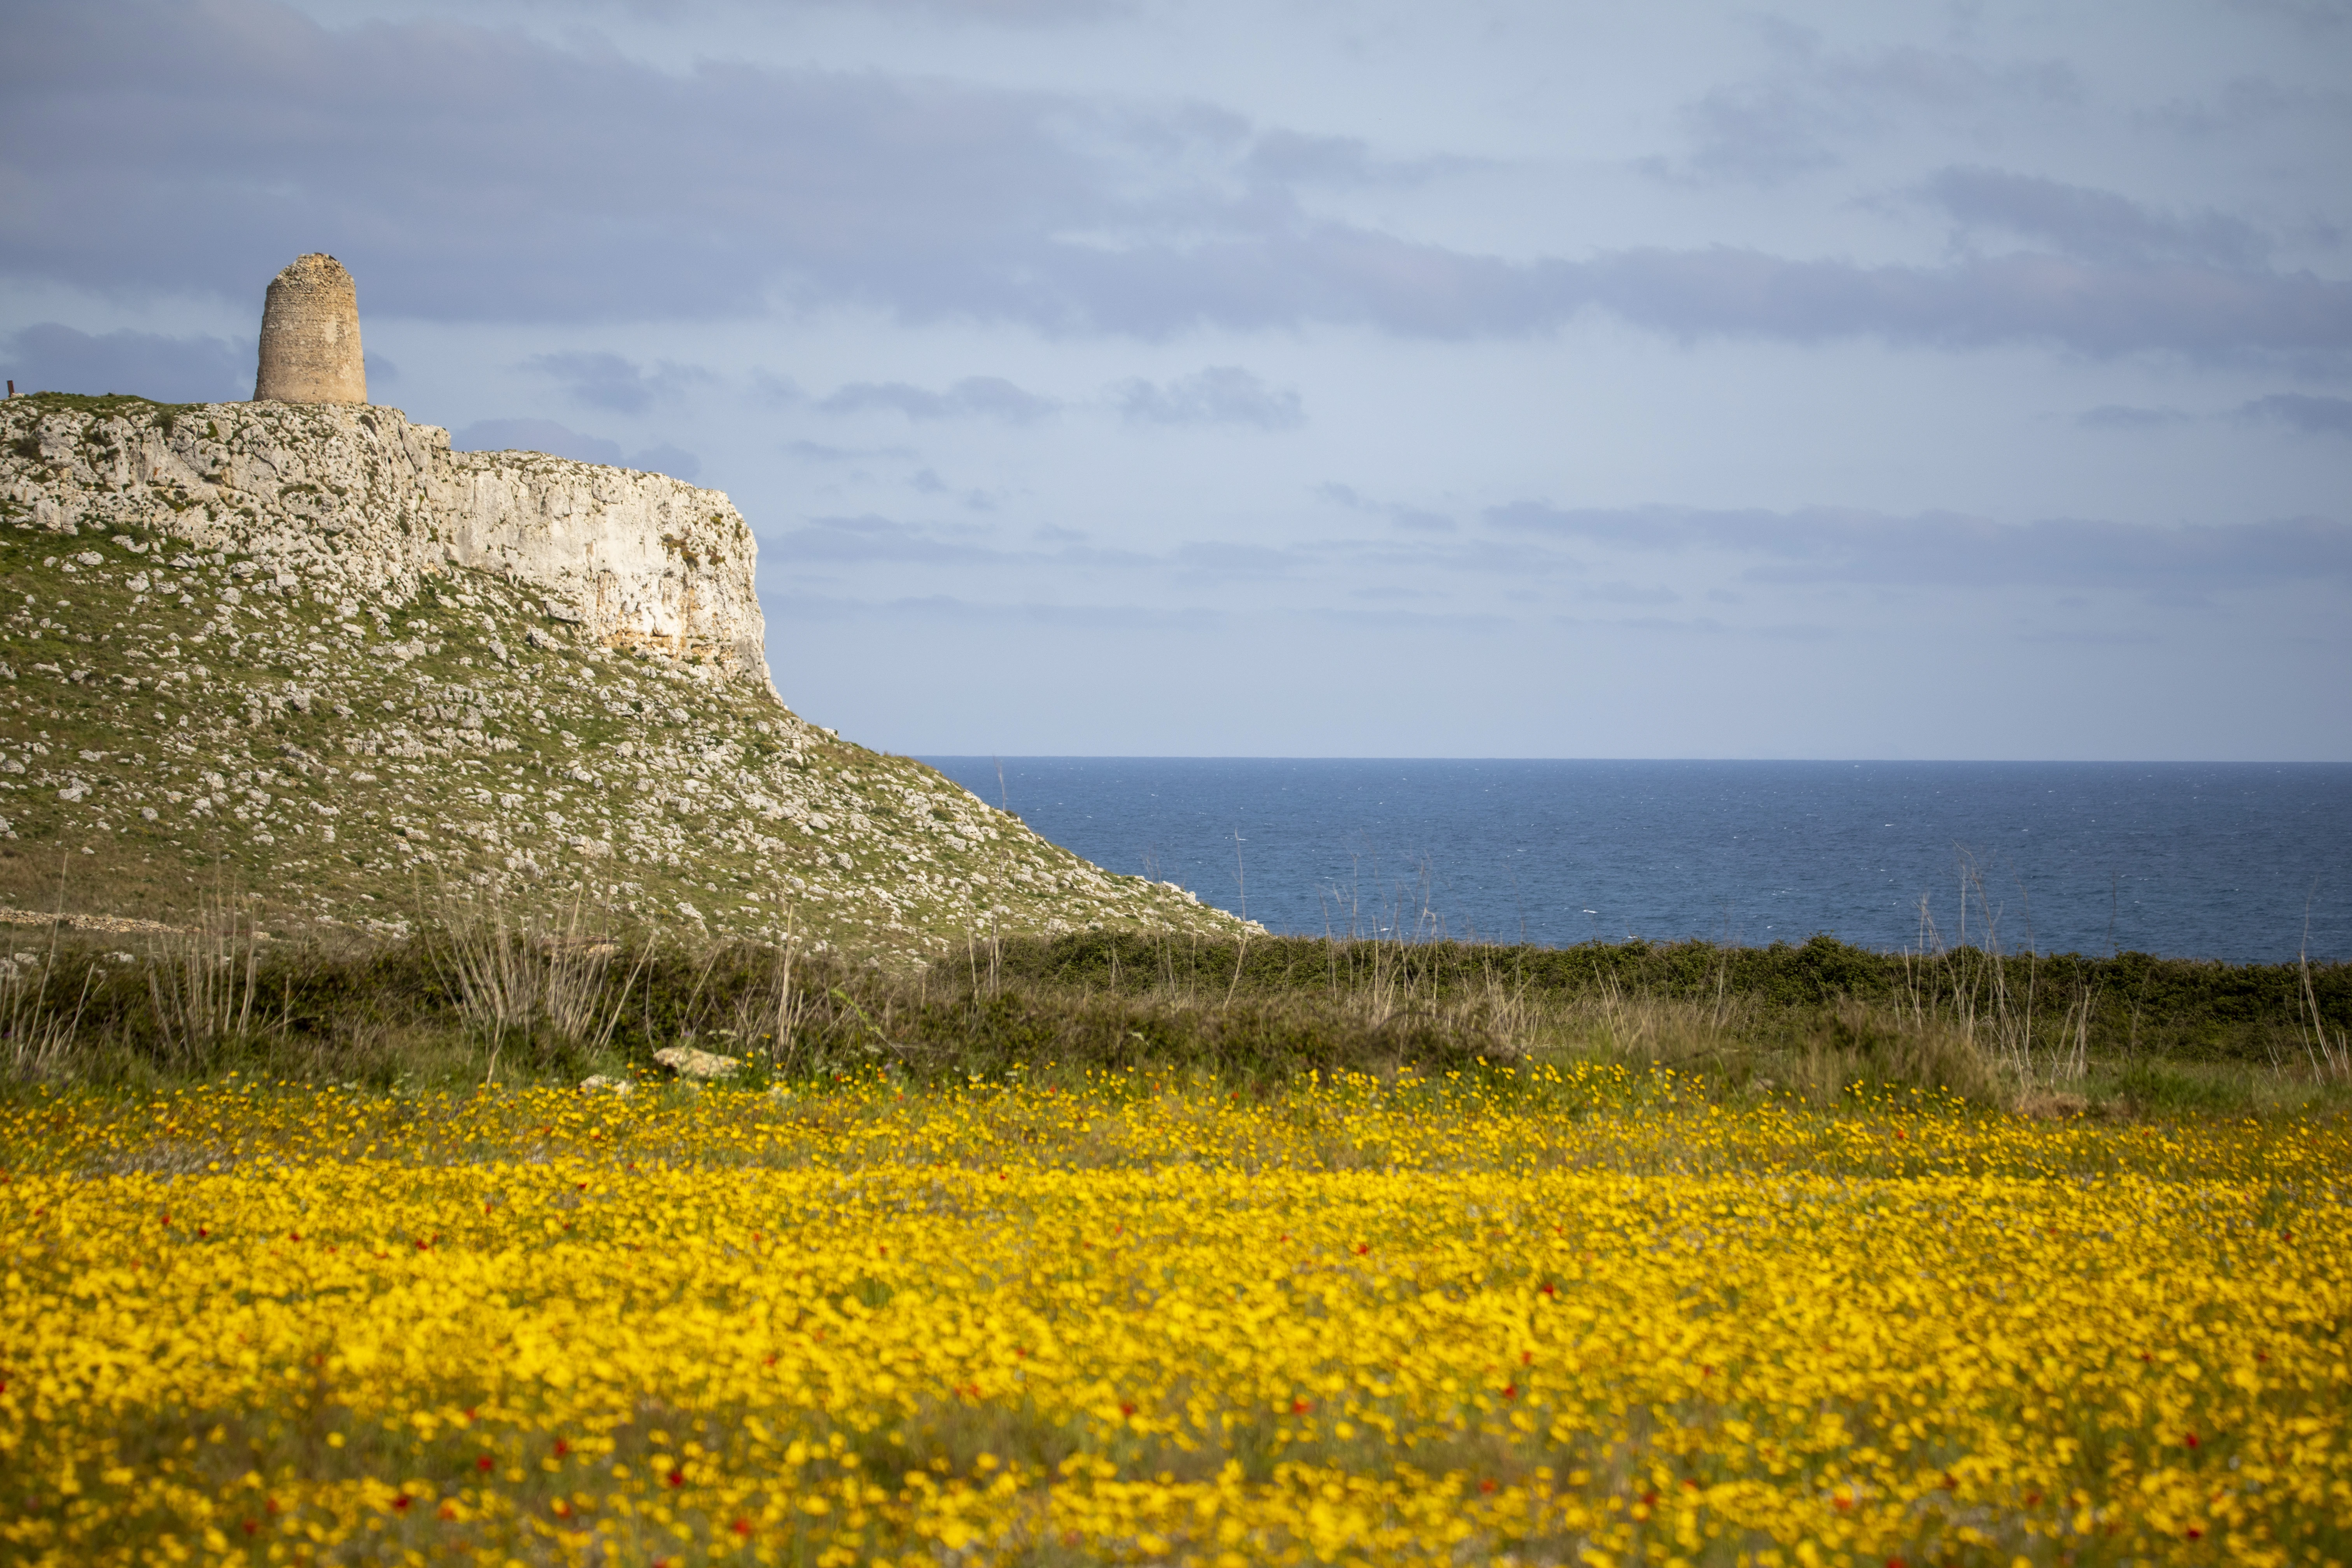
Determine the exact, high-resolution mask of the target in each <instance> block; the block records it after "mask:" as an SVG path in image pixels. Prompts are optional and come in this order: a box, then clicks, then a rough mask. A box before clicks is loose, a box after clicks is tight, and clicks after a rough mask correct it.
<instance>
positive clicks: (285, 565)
mask: <svg viewBox="0 0 2352 1568" xmlns="http://www.w3.org/2000/svg"><path fill="white" fill-rule="evenodd" d="M256 406H257V405H210V406H207V407H203V408H193V409H192V408H173V407H166V406H164V405H154V404H149V403H144V402H142V401H141V400H137V399H123V398H108V399H89V398H71V397H60V396H55V395H43V396H39V397H21V398H16V399H12V400H9V401H8V402H7V403H6V404H5V405H0V410H5V413H4V414H0V584H5V594H0V905H5V906H8V907H9V908H12V909H14V910H18V911H27V910H30V911H52V910H58V909H59V908H62V909H64V910H68V911H74V912H79V913H86V914H106V915H113V916H117V917H131V918H136V919H141V920H145V921H153V922H158V923H162V924H166V925H190V926H192V925H197V924H202V923H204V922H205V921H207V920H210V919H215V918H217V917H218V916H219V915H220V914H221V913H222V911H224V910H227V909H230V908H232V907H233V908H235V909H236V910H241V911H244V913H245V915H246V917H247V918H257V920H258V921H259V922H260V929H261V930H263V931H265V932H268V933H269V934H272V935H275V936H278V937H279V938H286V937H290V936H294V935H297V934H299V933H300V932H303V931H310V930H331V929H334V928H344V929H349V930H351V931H358V932H364V933H370V934H373V935H379V936H398V935H400V934H403V933H404V932H407V931H411V930H414V929H415V928H416V926H417V924H418V922H419V921H420V920H421V919H422V920H427V921H430V920H437V919H441V918H443V917H445V916H446V917H452V918H458V919H461V920H462V919H466V918H470V917H471V916H472V915H474V914H477V913H483V912H487V911H488V910H491V909H492V908H496V909H498V910H501V911H503V913H504V914H505V915H506V916H507V917H508V918H509V919H511V920H513V921H517V922H518V923H532V922H536V923H537V924H538V925H539V926H541V927H542V928H546V929H557V928H563V929H570V928H572V927H573V926H575V925H579V924H583V923H584V924H585V925H587V926H591V927H593V926H599V925H601V924H604V923H608V922H610V921H615V920H619V921H634V922H638V923H643V924H648V925H657V926H662V927H667V928H673V929H676V930H678V931H683V932H686V933H688V934H690V935H691V936H693V937H694V938H695V939H696V940H712V941H717V940H725V939H729V938H733V937H749V936H762V937H771V938H772V937H774V936H776V935H778V934H779V933H782V932H783V931H786V930H790V931H793V933H794V934H796V935H797V936H799V937H801V938H803V939H804V940H805V941H806V942H808V943H809V944H811V945H812V946H814V947H817V948H819V949H820V950H824V949H828V948H830V949H843V948H849V949H856V950H858V951H860V952H880V953H899V954H906V955H913V954H918V953H923V952H934V951H938V950H940V949H941V948H942V947H944V946H946V945H949V944H952V943H961V942H965V941H966V940H968V939H971V938H973V937H975V936H976V935H986V934H989V933H991V932H992V931H1005V930H1013V931H1041V932H1047V933H1051V932H1055V931H1074V930H1088V929H1101V930H1114V929H1125V930H1132V931H1157V930H1160V929H1163V928H1165V929H1175V930H1181V931H1208V932H1230V931H1234V930H1235V929H1237V927H1236V924H1235V922H1234V921H1232V920H1231V919H1230V917H1228V916H1225V915H1223V913H1221V912H1219V911H1216V910H1210V909H1207V908H1204V907H1203V906H1202V905H1200V904H1199V903H1197V902H1195V901H1194V900H1192V899H1190V898H1189V897H1188V896H1187V895H1185V894H1183V893H1181V891H1179V890H1177V889H1173V888H1171V887H1167V886H1164V885H1160V884H1154V883H1150V882H1147V881H1145V880H1143V879H1139V878H1130V877H1118V876H1113V875H1111V874H1109V873H1107V872H1104V871H1102V870H1100V869H1099V868H1096V867H1094V866H1092V865H1090V864H1088V863H1087V862H1086V861H1083V860H1081V859H1079V858H1077V857H1076V856H1074V855H1071V854H1069V853H1068V852H1066V851H1065V850H1062V849H1060V848H1057V847H1055V846H1053V845H1050V844H1048V843H1046V842H1045V841H1044V840H1043V839H1041V838H1039V837H1036V836H1035V835H1034V834H1033V833H1031V832H1029V831H1028V830H1027V829H1026V828H1025V827H1024V826H1022V824H1021V823H1020V822H1019V821H1018V820H1017V819H1016V818H1014V817H1013V816H1009V815H1007V814H1005V813H1003V812H1002V811H999V810H997V809H995V808H993V807H991V806H989V805H987V804H985V803H984V802H982V801H980V800H977V799H975V798H974V797H973V796H972V795H970V794H969V793H967V792H966V791H964V790H963V789H961V787H959V786H957V785H955V784H951V783H950V782H949V781H948V780H947V779H945V778H943V777H942V776H940V774H939V773H935V772H934V771H932V770H931V769H929V768H927V767H924V766H923V765H922V764H920V763H916V762H914V761H913V760H911V759H908V758H905V757H894V756H888V755H884V754H880V753H877V752H871V751H868V750H866V749H865V748H864V747H861V746H858V745H856V744H854V743H851V742H845V741H843V740H840V739H839V738H837V737H836V736H835V734H834V732H833V731H828V730H824V729H820V728H818V727H816V726H814V725H813V724H811V723H809V722H807V721H804V720H803V719H802V718H800V717H799V716H798V715H796V714H793V712H791V711H790V710H787V709H785V708H784V707H782V705H781V704H780V703H779V702H777V700H775V698H774V695H773V693H772V691H770V690H769V689H767V688H766V686H765V684H764V683H763V682H761V681H755V680H746V679H728V678H727V677H726V676H725V675H723V674H722V673H721V672H719V671H718V670H716V669H714V668H708V667H705V666H701V665H698V664H696V663H693V662H690V661H687V660H681V659H677V658H669V657H666V656H665V655H663V654H660V653H658V652H648V651H628V650H624V649H618V648H614V647H603V646H598V644H597V642H596V641H595V639H593V637H590V636H588V635H587V634H586V633H584V632H583V630H582V629H581V628H580V627H579V626H576V625H575V624H572V623H571V622H569V621H567V620H565V619H563V618H561V617H560V616H558V615H556V614H553V613H551V609H550V606H549V605H547V604H546V603H545V602H544V601H543V600H542V598H541V596H540V595H538V594H537V593H535V592H534V591H533V590H532V588H531V586H530V584H526V583H519V582H516V581H512V580H509V579H507V578H504V577H500V576H498V575H494V574H488V573H485V572H478V571H467V570H465V569H462V568H458V567H455V566H446V567H442V568H439V569H436V570H433V571H429V572H426V573H424V574H418V575H415V576H413V577H409V578H403V577H399V576H394V577H391V578H390V579H389V581H388V583H387V582H386V579H385V576H384V574H382V573H372V572H369V571H365V570H360V569H358V568H359V567H361V566H363V565H365V564H367V563H360V562H355V561H353V560H352V559H351V556H352V552H354V551H358V550H363V549H364V548H366V545H365V539H364V535H363V534H355V533H347V532H341V531H339V530H340V525H339V524H338V523H337V522H336V517H335V514H334V512H333V510H332V507H331V505H328V504H327V503H326V502H324V501H321V500H320V498H318V497H315V496H309V495H305V494H302V493H299V490H300V487H299V486H294V487H287V489H288V490H289V492H293V493H286V494H271V493H268V490H267V489H257V488H255V487H254V486H253V485H252V483H251V481H247V482H246V488H244V489H237V488H235V487H234V486H233V484H232V482H231V476H233V475H238V474H241V473H243V472H245V471H246V470H245V469H243V468H239V467H238V464H239V462H240V461H241V460H245V459H248V458H249V459H252V460H254V461H260V460H261V459H263V458H267V457H268V455H269V454H270V452H271V450H272V448H271V447H269V445H268V443H270V442H273V441H274V442H276V443H278V444H279V445H280V446H281V447H282V445H283V444H284V443H285V442H287V441H288V440H289V439H292V440H297V441H299V440H300V439H301V438H302V434H301V430H300V426H299V416H300V414H299V410H298V411H291V412H289V411H286V410H283V409H275V410H273V411H272V412H271V413H270V415H269V416H268V419H269V420H271V421H274V422H275V423H266V422H265V421H264V420H263V416H260V415H257V414H256V413H255V412H254V409H255V407H256ZM289 421H290V422H293V426H294V431H295V433H294V435H293V436H292V437H289V436H288V434H287V429H288V426H289ZM158 442H164V443H169V447H170V450H172V451H173V452H174V453H176V454H178V455H179V456H180V458H181V459H182V460H183V461H184V464H185V465H186V466H187V467H188V468H190V469H191V470H193V471H195V472H198V473H201V474H203V475H204V476H205V479H207V480H208V481H210V482H209V483H208V484H206V485H205V487H204V489H205V495H204V497H203V498H202V499H201V500H192V499H191V488H190V487H188V486H185V485H182V486H177V487H174V486H171V485H166V484H163V483H161V482H151V480H150V479H145V478H142V475H141V473H140V472H139V470H138V468H137V466H136V465H134V464H131V463H128V462H127V460H126V458H125V454H127V453H131V452H134V451H138V450H152V449H155V444H156V443H158ZM281 460H282V459H281ZM541 461H545V460H544V459H541ZM59 498H63V500H62V505H61V504H60V501H59ZM322 507H323V508H324V509H325V510H320V509H321V508H322ZM207 512H209V514H210V517H211V519H212V520H213V526H214V527H215V529H217V527H218V526H219V524H220V523H221V522H222V521H226V523H227V524H228V525H229V526H230V528H231V530H232V531H233V532H236V531H242V532H236V537H246V536H247V535H250V534H254V533H256V532H258V531H267V530H269V529H273V528H274V529H276V530H278V531H279V532H280V533H281V534H282V533H283V532H285V531H289V530H292V531H296V532H298V533H299V534H301V535H302V536H303V537H302V540H301V542H302V544H303V546H304V549H303V551H302V552H299V553H298V554H292V555H289V554H287V553H285V552H264V551H263V549H262V548H261V546H260V545H258V544H256V545H255V546H254V548H252V549H250V550H247V551H244V552H240V551H239V550H237V549H234V548H230V549H221V548H214V549H204V548H199V547H198V542H195V541H192V539H191V538H190V534H191V533H192V532H193V531H194V525H193V523H192V521H191V519H192V518H196V517H205V516H206V514H207ZM314 514H315V516H314ZM75 515H79V518H80V519H81V521H80V522H79V524H77V523H76V522H74V521H70V519H71V518H72V517H73V516H75ZM60 516H62V517H65V518H66V519H68V521H65V522H64V523H63V527H64V528H66V529H70V530H72V531H71V532H69V533H68V532H65V531H59V528H58V521H57V519H58V517H60ZM93 516H96V517H100V518H102V519H103V520H104V521H102V522H101V523H100V526H98V527H96V528H93V527H91V526H89V521H90V519H91V518H92V517H93ZM397 526H400V527H404V528H411V529H413V528H415V527H417V526H420V525H419V524H418V523H416V522H415V521H410V520H399V521H398V522H397ZM212 537H215V538H217V537H218V534H217V532H215V534H214V535H212ZM844 656H845V657H855V654H854V650H845V655H844Z"/></svg>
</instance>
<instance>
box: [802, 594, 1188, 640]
mask: <svg viewBox="0 0 2352 1568" xmlns="http://www.w3.org/2000/svg"><path fill="white" fill-rule="evenodd" d="M766 603H767V604H769V605H771V606H772V608H773V611H774V614H775V616H777V618H779V619H786V620H792V621H819V620H822V621H851V620H866V619H869V618H880V617H887V618H893V619H912V620H917V621H919V622H920V623H921V624H923V625H925V626H938V625H940V624H941V623H953V624H956V625H965V626H1004V625H1010V624H1020V625H1026V626H1055V627H1068V628H1070V629H1072V630H1085V631H1097V632H1109V633H1114V634H1119V635H1124V634H1128V633H1131V632H1134V631H1137V630H1161V629H1174V630H1181V631H1196V632H1197V631H1207V630H1213V629H1215V628H1218V627H1221V626H1225V625H1226V624H1227V623H1228V622H1229V621H1230V620H1231V619H1232V616H1231V615H1230V613H1229V612H1227V611H1224V610H1222V609H1212V608H1207V607H1201V606H1184V607H1179V608H1175V609H1171V608H1169V607H1167V606H1166V605H1045V604H1010V605H1007V604H987V603H983V602H981V601H977V600H972V599H961V598H956V597H953V596H951V595H945V594H936V595H921V596H910V597H908V598H902V599H882V600H876V599H852V598H845V597H838V596H833V595H817V594H780V595H767V596H766Z"/></svg>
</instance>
